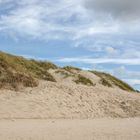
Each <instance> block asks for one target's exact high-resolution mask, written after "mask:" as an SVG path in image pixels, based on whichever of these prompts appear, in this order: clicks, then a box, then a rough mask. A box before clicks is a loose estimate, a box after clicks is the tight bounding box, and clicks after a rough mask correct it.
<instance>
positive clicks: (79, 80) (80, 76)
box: [75, 74, 93, 86]
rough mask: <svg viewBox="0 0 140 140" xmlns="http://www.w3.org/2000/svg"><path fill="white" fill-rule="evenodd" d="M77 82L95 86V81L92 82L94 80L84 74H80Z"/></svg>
mask: <svg viewBox="0 0 140 140" xmlns="http://www.w3.org/2000/svg"><path fill="white" fill-rule="evenodd" d="M75 82H76V83H77V84H79V83H80V84H83V85H87V86H93V83H92V81H91V80H90V79H88V78H86V77H84V76H82V75H80V74H79V75H78V79H77V80H75Z"/></svg>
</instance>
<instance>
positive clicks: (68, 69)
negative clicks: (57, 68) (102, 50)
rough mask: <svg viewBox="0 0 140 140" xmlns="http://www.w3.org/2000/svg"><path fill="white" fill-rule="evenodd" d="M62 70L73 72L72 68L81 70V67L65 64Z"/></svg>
mask: <svg viewBox="0 0 140 140" xmlns="http://www.w3.org/2000/svg"><path fill="white" fill-rule="evenodd" d="M63 69H64V70H66V71H68V72H70V73H73V70H76V71H81V69H79V68H76V67H72V66H66V67H63Z"/></svg>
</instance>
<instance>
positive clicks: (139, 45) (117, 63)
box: [0, 0, 140, 89]
mask: <svg viewBox="0 0 140 140" xmlns="http://www.w3.org/2000/svg"><path fill="white" fill-rule="evenodd" d="M139 15H140V1H139V0H0V50H1V51H6V52H9V53H13V54H17V55H22V56H25V57H27V58H36V59H43V60H45V59H46V60H49V61H52V62H54V63H56V64H58V65H60V66H64V65H73V66H77V67H80V68H83V69H87V70H88V69H96V70H100V71H106V72H109V73H111V74H113V75H115V76H117V77H119V78H121V79H123V80H125V81H127V82H128V83H130V84H131V85H132V86H134V87H135V88H137V89H140V16H139Z"/></svg>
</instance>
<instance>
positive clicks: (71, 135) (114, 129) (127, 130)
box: [0, 118, 140, 140]
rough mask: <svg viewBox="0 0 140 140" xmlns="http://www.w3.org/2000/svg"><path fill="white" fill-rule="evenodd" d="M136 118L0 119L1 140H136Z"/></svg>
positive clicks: (138, 122)
mask: <svg viewBox="0 0 140 140" xmlns="http://www.w3.org/2000/svg"><path fill="white" fill-rule="evenodd" d="M139 130H140V118H131V119H107V118H104V119H92V120H80V119H78V120H59V119H58V120H39V119H37V120H33V119H30V120H29V119H28V120H26V119H23V120H21V119H19V120H0V139H1V140H139V139H140V131H139Z"/></svg>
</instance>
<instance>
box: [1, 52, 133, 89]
mask: <svg viewBox="0 0 140 140" xmlns="http://www.w3.org/2000/svg"><path fill="white" fill-rule="evenodd" d="M49 69H57V71H56V73H61V74H63V75H64V77H65V78H67V77H70V76H73V77H77V80H75V82H76V83H77V84H79V83H81V84H84V85H89V86H93V83H92V81H91V80H90V79H88V78H86V77H84V76H82V75H80V74H77V73H75V72H74V70H75V71H81V69H79V68H75V67H71V66H67V67H64V68H61V69H58V67H57V66H56V65H54V64H52V63H50V62H46V61H36V60H28V59H25V58H23V57H19V56H14V55H10V54H6V53H3V52H0V88H7V89H18V87H21V86H25V87H35V86H37V85H38V79H43V80H47V81H52V82H55V81H56V80H55V79H54V77H53V76H52V75H51V74H50V73H49V72H48V70H49ZM91 72H92V73H94V74H95V75H97V76H98V77H100V82H101V84H102V85H104V86H108V87H113V86H114V85H115V86H117V87H119V88H120V89H123V90H126V91H135V90H134V89H133V88H132V87H130V86H129V85H128V84H127V83H125V82H123V81H121V80H119V79H117V78H115V77H114V76H112V75H110V74H107V73H103V72H97V71H91Z"/></svg>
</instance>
